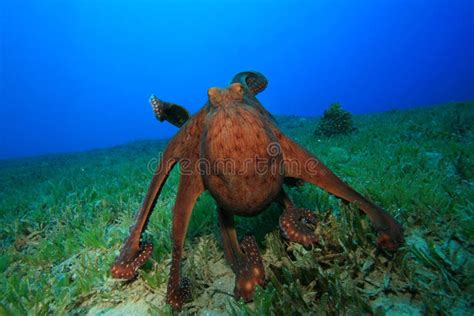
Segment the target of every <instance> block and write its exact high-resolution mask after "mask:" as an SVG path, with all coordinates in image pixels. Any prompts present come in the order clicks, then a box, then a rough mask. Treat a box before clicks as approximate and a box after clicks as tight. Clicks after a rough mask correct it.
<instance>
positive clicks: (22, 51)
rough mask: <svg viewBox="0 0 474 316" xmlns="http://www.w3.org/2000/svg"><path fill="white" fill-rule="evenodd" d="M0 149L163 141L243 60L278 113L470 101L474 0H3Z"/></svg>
mask: <svg viewBox="0 0 474 316" xmlns="http://www.w3.org/2000/svg"><path fill="white" fill-rule="evenodd" d="M0 18H1V29H0V36H1V42H0V43H1V47H0V49H1V56H0V57H1V65H0V74H1V75H0V76H1V77H0V80H1V81H0V83H1V85H0V87H1V90H0V93H1V98H0V102H1V108H0V141H1V146H0V159H5V158H12V157H21V156H29V155H38V154H45V153H53V152H68V151H78V150H85V149H90V148H97V147H104V146H110V145H116V144H120V143H124V142H127V141H131V140H135V139H144V138H165V137H170V136H172V135H173V134H174V133H175V132H176V128H174V127H172V126H171V125H170V124H166V123H163V124H159V123H158V122H157V121H156V120H155V118H154V117H153V114H152V111H151V109H150V107H149V105H148V97H149V95H150V94H152V93H154V94H156V95H158V96H159V97H160V98H162V99H164V100H167V101H173V102H176V103H179V104H182V105H185V106H186V107H188V108H189V109H190V110H191V111H192V112H194V111H196V110H198V109H199V108H200V107H201V106H202V105H203V104H204V103H205V102H206V91H207V88H208V87H211V86H224V85H226V84H227V83H228V82H229V80H230V79H231V77H232V76H233V75H234V74H235V73H237V72H238V71H241V70H248V69H252V70H258V71H260V72H262V73H264V74H265V75H266V76H267V77H268V79H269V86H268V88H267V90H266V91H265V92H263V93H262V94H261V95H260V100H261V101H262V103H263V104H264V105H265V106H266V107H267V108H268V109H269V110H270V111H271V112H273V113H277V114H295V115H305V116H309V115H320V114H321V113H322V111H323V110H324V109H325V108H326V107H327V106H328V105H329V104H330V103H331V102H334V101H339V102H341V104H342V105H343V107H344V108H346V109H347V110H349V111H352V112H354V113H366V112H374V111H384V110H387V109H393V108H408V107H415V106H424V105H431V104H436V103H443V102H447V101H462V100H466V99H474V48H473V46H474V34H473V32H474V22H473V21H474V1H472V0H466V1H461V0H454V1H453V0H451V1H449V0H446V1H439V0H430V1H422V0H410V1H403V0H399V1H395V0H393V1H389V0H387V1H375V0H374V1H329V0H327V1H321V0H318V1H314V0H308V1H296V0H291V1H290V0H288V1H275V0H273V1H255V0H254V1H250V0H246V1H243V0H239V1H237V0H235V1H217V0H216V1H211V0H207V1H195V0H188V1H178V0H175V1H171V0H169V1H162V0H160V1H158V0H148V1H144V0H139V1H123V0H120V1H119V0H115V1H105V0H103V1H92V0H75V1H60V0H57V1H53V0H36V1H34V0H23V1H18V0H2V1H1V2H0Z"/></svg>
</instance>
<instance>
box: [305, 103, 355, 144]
mask: <svg viewBox="0 0 474 316" xmlns="http://www.w3.org/2000/svg"><path fill="white" fill-rule="evenodd" d="M355 130H357V128H356V127H355V126H354V122H353V121H352V115H351V113H349V112H347V111H346V110H344V109H343V108H342V107H341V104H339V103H337V102H336V103H333V104H331V105H330V106H329V108H327V109H326V110H325V111H324V114H323V117H322V118H321V120H320V121H319V124H318V127H317V128H316V130H315V131H314V134H315V135H317V136H335V135H347V134H349V133H352V132H353V131H355Z"/></svg>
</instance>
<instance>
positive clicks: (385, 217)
mask: <svg viewBox="0 0 474 316" xmlns="http://www.w3.org/2000/svg"><path fill="white" fill-rule="evenodd" d="M273 132H274V133H275V135H276V136H277V138H278V141H279V143H280V146H281V150H282V151H283V157H284V162H285V163H284V168H285V176H287V177H294V178H299V179H302V180H304V181H306V182H309V183H312V184H314V185H317V186H319V187H320V188H322V189H324V190H326V191H328V192H329V193H331V194H333V195H335V196H337V197H339V198H341V199H343V200H344V201H347V202H349V203H356V204H357V205H358V206H359V208H360V209H361V210H362V211H363V212H364V213H366V214H367V216H368V217H369V218H370V220H371V222H372V225H373V226H374V228H375V230H376V232H377V233H378V239H377V244H378V246H380V247H382V248H385V249H387V250H396V249H397V248H398V247H399V246H400V245H401V244H402V243H403V233H402V227H401V225H400V224H399V223H398V222H397V221H396V220H395V219H394V218H393V217H392V216H391V215H390V214H388V213H387V212H385V211H384V210H383V209H382V208H380V207H378V206H377V205H375V204H373V203H372V202H370V201H369V200H367V199H366V198H365V197H363V196H362V195H361V194H359V193H358V192H357V191H355V190H354V189H353V188H351V187H350V186H349V185H348V184H347V183H345V182H344V181H342V180H341V179H340V178H338V177H337V176H336V175H335V174H334V173H333V172H332V171H331V170H329V168H328V167H326V166H325V165H324V164H323V163H322V162H321V161H320V160H319V159H317V158H316V157H315V156H313V155H311V154H310V153H308V152H307V151H306V150H304V149H303V148H302V147H300V146H299V145H297V144H296V143H294V142H293V141H292V140H291V139H289V138H288V137H286V136H285V135H283V133H281V132H280V131H279V130H278V129H277V128H273Z"/></svg>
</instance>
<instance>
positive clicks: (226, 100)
mask: <svg viewBox="0 0 474 316" xmlns="http://www.w3.org/2000/svg"><path fill="white" fill-rule="evenodd" d="M207 95H208V97H209V102H210V103H211V105H213V106H214V107H216V108H219V107H226V106H232V105H236V104H239V103H241V102H242V100H243V98H244V88H243V87H242V85H241V84H240V83H233V84H231V85H230V86H229V87H228V88H223V89H222V88H209V90H207Z"/></svg>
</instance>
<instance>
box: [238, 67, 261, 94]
mask: <svg viewBox="0 0 474 316" xmlns="http://www.w3.org/2000/svg"><path fill="white" fill-rule="evenodd" d="M236 82H237V83H240V84H242V85H244V86H246V87H247V88H248V89H249V90H250V92H252V93H253V94H254V95H257V94H259V93H260V92H262V91H263V90H265V88H266V87H267V85H268V80H267V78H265V76H264V75H262V74H261V73H259V72H256V71H242V72H239V73H238V74H236V75H235V76H234V78H232V80H231V83H236Z"/></svg>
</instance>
